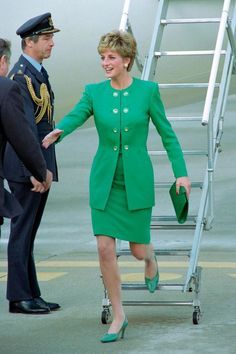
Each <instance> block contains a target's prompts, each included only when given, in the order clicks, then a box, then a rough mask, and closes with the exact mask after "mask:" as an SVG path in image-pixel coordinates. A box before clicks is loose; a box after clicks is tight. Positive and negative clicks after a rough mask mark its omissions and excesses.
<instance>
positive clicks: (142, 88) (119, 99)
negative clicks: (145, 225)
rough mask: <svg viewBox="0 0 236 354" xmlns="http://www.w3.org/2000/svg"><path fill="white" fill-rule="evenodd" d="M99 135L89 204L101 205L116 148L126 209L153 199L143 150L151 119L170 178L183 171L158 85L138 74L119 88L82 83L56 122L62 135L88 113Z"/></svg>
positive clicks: (150, 169)
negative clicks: (69, 107)
mask: <svg viewBox="0 0 236 354" xmlns="http://www.w3.org/2000/svg"><path fill="white" fill-rule="evenodd" d="M92 115H94V121H95V125H96V128H97V132H98V136H99V146H98V149H97V152H96V155H95V157H94V160H93V164H92V169H91V173H90V206H91V207H92V208H95V209H101V210H104V209H105V207H106V203H107V200H108V198H109V193H110V190H111V186H112V180H113V176H114V173H115V169H116V164H117V158H118V154H119V152H120V151H121V152H122V156H123V165H124V178H125V186H126V192H127V201H128V208H129V210H135V209H143V208H149V207H152V206H153V205H154V204H155V196H154V174H153V167H152V163H151V160H150V157H149V155H148V151H147V137H148V129H149V121H150V118H151V120H152V122H153V123H154V125H155V127H156V129H157V131H158V133H159V134H160V136H161V138H162V142H163V145H164V147H165V149H166V151H167V154H168V157H169V159H170V161H171V163H172V169H173V172H174V175H175V177H176V178H177V177H181V176H187V171H186V166H185V162H184V158H183V153H182V150H181V147H180V144H179V142H178V140H177V137H176V135H175V133H174V131H173V129H172V127H171V125H170V123H169V121H168V120H167V118H166V116H165V111H164V107H163V104H162V102H161V98H160V94H159V90H158V86H157V84H156V83H154V82H151V81H143V80H140V79H137V78H134V79H133V83H132V84H131V85H130V86H129V87H128V88H126V89H124V90H116V89H113V88H112V87H111V84H110V81H109V80H106V81H103V82H101V83H97V84H91V85H87V86H86V87H85V92H84V93H83V96H82V98H81V100H80V101H79V102H78V103H77V104H76V105H75V107H74V108H73V109H72V111H71V112H70V113H68V114H67V115H66V116H65V117H64V118H63V119H62V120H61V121H60V122H59V123H58V124H57V128H59V129H62V130H64V133H63V134H62V135H61V137H60V140H59V141H61V140H62V139H63V138H64V137H65V136H66V135H68V134H70V133H71V132H72V131H73V130H75V129H76V128H78V127H79V126H81V125H82V124H83V123H84V122H85V121H86V120H87V119H88V118H89V117H90V116H92Z"/></svg>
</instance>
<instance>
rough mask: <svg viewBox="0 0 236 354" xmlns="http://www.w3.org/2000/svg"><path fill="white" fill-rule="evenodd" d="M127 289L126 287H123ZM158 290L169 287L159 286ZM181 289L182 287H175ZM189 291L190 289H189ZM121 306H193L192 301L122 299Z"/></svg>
mask: <svg viewBox="0 0 236 354" xmlns="http://www.w3.org/2000/svg"><path fill="white" fill-rule="evenodd" d="M124 289H126V290H127V288H124ZM141 290H142V289H141ZM158 290H170V289H169V288H166V287H163V286H161V285H160V286H159V287H158ZM177 290H183V289H179V288H178V289H177ZM189 291H190V290H189ZM122 304H123V306H193V305H194V302H193V301H191V300H190V301H161V300H160V301H135V300H133V301H123V302H122Z"/></svg>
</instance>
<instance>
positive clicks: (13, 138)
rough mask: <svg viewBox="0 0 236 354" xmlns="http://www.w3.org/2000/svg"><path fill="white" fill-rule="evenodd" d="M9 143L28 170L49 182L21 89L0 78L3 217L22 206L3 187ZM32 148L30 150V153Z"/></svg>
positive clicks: (0, 206) (0, 201) (0, 203)
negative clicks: (24, 108) (4, 154)
mask: <svg viewBox="0 0 236 354" xmlns="http://www.w3.org/2000/svg"><path fill="white" fill-rule="evenodd" d="M7 141H9V143H10V144H11V146H12V147H13V149H14V150H15V151H16V153H17V154H18V156H19V157H20V158H21V160H22V161H23V162H24V164H25V166H27V168H28V169H29V170H30V171H31V175H34V176H35V177H36V178H37V179H38V180H39V181H41V182H42V181H44V180H45V179H46V163H45V160H44V158H43V155H42V153H41V149H40V146H39V144H38V141H37V139H35V136H34V134H32V131H31V129H30V127H29V124H28V122H27V121H26V119H25V116H24V111H23V100H22V97H21V93H20V88H19V87H18V85H17V84H16V83H15V82H14V81H11V80H9V79H7V78H3V77H0V217H1V216H6V217H13V216H15V215H16V214H17V213H18V209H19V208H18V206H17V205H16V204H15V203H14V205H13V197H12V196H11V195H10V194H9V193H8V192H7V191H6V190H4V186H3V177H4V176H3V167H2V160H3V153H4V149H5V146H6V142H7ZM29 147H30V149H29Z"/></svg>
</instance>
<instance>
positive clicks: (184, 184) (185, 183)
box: [176, 177, 191, 198]
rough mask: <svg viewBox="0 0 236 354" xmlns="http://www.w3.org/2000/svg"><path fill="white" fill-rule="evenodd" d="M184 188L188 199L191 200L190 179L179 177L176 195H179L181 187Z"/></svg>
mask: <svg viewBox="0 0 236 354" xmlns="http://www.w3.org/2000/svg"><path fill="white" fill-rule="evenodd" d="M181 186H182V187H184V188H185V190H186V194H187V197H188V198H189V196H190V192H191V182H190V179H189V178H188V177H179V178H177V179H176V193H177V194H179V189H180V187H181Z"/></svg>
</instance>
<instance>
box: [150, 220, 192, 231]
mask: <svg viewBox="0 0 236 354" xmlns="http://www.w3.org/2000/svg"><path fill="white" fill-rule="evenodd" d="M150 228H151V230H195V228H196V225H195V224H161V223H159V222H158V224H153V223H152V224H151V227H150Z"/></svg>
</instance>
